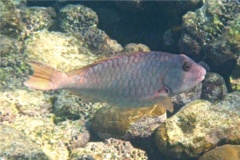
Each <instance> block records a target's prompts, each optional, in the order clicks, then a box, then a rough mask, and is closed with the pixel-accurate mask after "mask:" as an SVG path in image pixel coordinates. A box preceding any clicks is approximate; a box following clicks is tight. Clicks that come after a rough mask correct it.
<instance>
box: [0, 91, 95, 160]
mask: <svg viewBox="0 0 240 160" xmlns="http://www.w3.org/2000/svg"><path fill="white" fill-rule="evenodd" d="M0 93H1V94H0V103H1V106H0V111H1V115H0V123H1V125H5V126H8V127H12V128H14V129H16V130H17V131H19V132H20V131H21V132H22V133H23V135H24V137H23V138H25V139H29V140H30V141H32V142H34V143H36V145H37V147H38V148H39V150H40V151H41V152H43V153H44V154H45V155H47V156H48V157H49V159H67V158H68V156H69V151H70V150H72V149H75V148H78V147H81V146H84V145H85V144H86V143H88V141H89V139H90V134H89V132H88V131H87V130H86V127H85V122H84V121H80V120H75V121H71V120H66V121H63V122H59V123H58V124H57V125H56V124H55V123H54V117H55V115H54V114H52V113H51V110H52V107H53V104H52V99H51V96H49V95H46V94H45V95H43V94H42V92H36V91H34V92H28V91H25V90H16V91H7V92H0ZM6 136H7V135H6ZM6 136H4V135H3V136H1V138H3V139H5V140H7V139H8V137H6ZM26 143H27V141H26ZM24 145H27V144H24ZM19 151H21V150H19ZM6 152H7V150H6ZM6 152H5V150H4V152H3V153H4V154H5V153H6ZM27 153H28V152H27ZM33 153H34V152H33ZM21 154H24V152H21Z"/></svg>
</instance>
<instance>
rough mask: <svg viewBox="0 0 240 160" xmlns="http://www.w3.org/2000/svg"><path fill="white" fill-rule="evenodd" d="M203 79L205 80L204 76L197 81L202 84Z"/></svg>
mask: <svg viewBox="0 0 240 160" xmlns="http://www.w3.org/2000/svg"><path fill="white" fill-rule="evenodd" d="M204 79H205V75H204V76H202V77H200V78H198V79H197V81H199V82H202V81H203V80H204Z"/></svg>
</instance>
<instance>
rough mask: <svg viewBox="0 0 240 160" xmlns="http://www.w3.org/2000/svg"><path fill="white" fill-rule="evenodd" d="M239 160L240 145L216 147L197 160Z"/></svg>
mask: <svg viewBox="0 0 240 160" xmlns="http://www.w3.org/2000/svg"><path fill="white" fill-rule="evenodd" d="M226 159H231V160H239V159H240V145H229V144H226V145H223V146H220V147H216V148H214V149H212V150H210V151H208V152H207V153H205V154H204V155H203V156H201V157H200V158H199V160H226Z"/></svg>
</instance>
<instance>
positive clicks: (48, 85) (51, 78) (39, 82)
mask: <svg viewBox="0 0 240 160" xmlns="http://www.w3.org/2000/svg"><path fill="white" fill-rule="evenodd" d="M28 64H29V65H31V67H32V68H33V70H34V74H33V75H31V76H30V77H29V79H28V80H27V81H25V82H24V85H25V86H27V87H29V88H31V89H37V90H43V91H47V90H55V89H60V88H62V86H63V84H64V80H66V78H67V75H66V74H65V73H63V72H60V71H58V70H56V69H54V68H52V67H49V66H46V65H44V64H42V63H40V62H35V61H29V62H28Z"/></svg>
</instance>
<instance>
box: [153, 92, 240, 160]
mask: <svg viewBox="0 0 240 160" xmlns="http://www.w3.org/2000/svg"><path fill="white" fill-rule="evenodd" d="M239 104H240V92H233V93H230V94H228V95H227V96H226V97H225V98H224V100H222V101H219V102H218V103H215V104H212V103H211V102H208V101H203V100H196V101H193V102H191V103H189V104H187V105H185V106H184V107H183V108H182V109H181V110H180V111H179V112H178V113H176V114H175V115H173V116H172V117H171V118H169V119H167V120H166V121H165V122H163V123H162V124H161V125H160V127H159V128H158V129H157V131H156V134H155V142H156V144H157V146H158V149H159V151H160V152H161V153H164V154H165V155H168V156H171V157H174V158H177V159H191V158H197V157H199V156H200V155H201V154H202V153H204V152H205V151H206V150H209V149H211V148H213V147H215V146H216V145H218V144H219V143H230V144H240V132H239V129H240V119H239V115H240V112H239Z"/></svg>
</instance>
